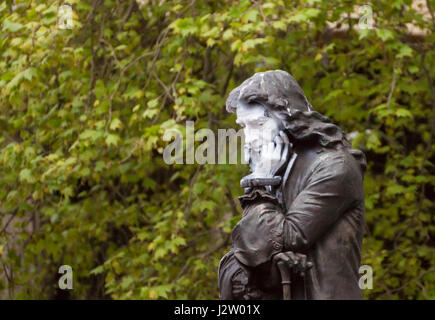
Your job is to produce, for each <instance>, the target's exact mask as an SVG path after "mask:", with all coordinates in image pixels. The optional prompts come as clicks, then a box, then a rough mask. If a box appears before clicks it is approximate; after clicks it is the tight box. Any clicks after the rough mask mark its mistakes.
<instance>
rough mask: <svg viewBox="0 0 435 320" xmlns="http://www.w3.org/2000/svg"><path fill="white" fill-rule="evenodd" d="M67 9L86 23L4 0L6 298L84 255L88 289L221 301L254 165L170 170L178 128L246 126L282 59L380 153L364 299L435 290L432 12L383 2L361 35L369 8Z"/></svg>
mask: <svg viewBox="0 0 435 320" xmlns="http://www.w3.org/2000/svg"><path fill="white" fill-rule="evenodd" d="M65 2H66V3H69V4H71V6H72V8H73V12H74V15H73V20H74V21H73V22H74V25H73V28H72V29H71V30H69V29H60V28H59V27H58V25H57V11H58V6H59V2H57V1H45V0H44V1H43V0H32V1H14V2H13V1H10V0H7V1H3V2H2V4H1V5H0V23H1V28H0V57H1V58H0V111H1V112H0V128H1V135H0V176H1V179H0V213H1V218H2V228H1V230H0V232H1V234H0V254H1V266H2V269H3V270H4V271H5V272H6V273H5V276H2V277H0V290H1V291H2V292H3V294H2V296H3V297H9V298H18V299H21V298H56V297H60V296H61V293H60V292H59V290H58V289H57V280H56V277H57V270H58V268H59V266H61V265H63V264H68V265H71V266H72V268H73V271H74V290H72V291H70V292H69V293H68V294H69V295H70V297H71V298H113V299H133V298H135V299H167V298H168V299H174V298H189V299H205V298H209V299H216V298H217V297H218V289H217V266H218V264H219V259H220V257H221V256H222V255H223V254H224V253H225V252H226V251H227V250H228V249H229V245H230V242H229V235H230V231H231V228H232V227H233V226H234V224H235V223H236V222H237V221H238V219H239V218H240V214H241V209H240V207H239V206H238V204H237V202H236V201H235V200H234V199H235V198H236V196H238V195H240V194H241V191H242V190H241V189H240V187H239V186H238V185H239V179H240V178H241V177H242V176H243V174H245V173H246V171H247V168H246V167H245V166H242V165H238V166H236V165H172V166H169V165H167V164H165V163H164V161H163V157H162V153H163V149H164V147H165V146H166V145H167V142H164V141H163V139H162V136H163V132H164V131H165V130H166V129H170V128H183V127H181V126H183V125H184V124H185V121H187V120H192V121H195V128H196V129H199V128H204V127H210V128H212V129H213V130H215V132H217V129H218V128H230V127H233V126H234V116H229V115H228V114H226V112H225V111H224V105H225V98H226V96H227V94H228V93H229V91H230V89H231V88H233V87H235V86H236V85H238V84H239V83H240V82H241V81H243V80H244V79H246V78H247V77H249V76H250V75H252V74H253V73H254V72H258V71H264V70H268V69H283V70H286V71H289V72H290V73H292V74H293V75H294V76H295V78H296V79H297V80H298V81H299V82H300V84H301V86H302V87H303V89H304V90H305V93H306V94H307V96H308V98H309V100H310V101H311V102H312V104H313V106H314V107H315V108H316V109H317V110H318V111H320V112H322V113H324V114H326V115H327V116H329V117H330V118H332V119H333V120H334V121H336V122H337V123H338V124H339V125H340V126H341V127H342V128H343V129H345V130H347V131H349V132H350V131H352V132H354V136H355V137H354V139H353V141H352V142H353V144H354V146H355V147H357V148H359V149H361V150H363V151H364V152H365V153H366V154H367V157H368V170H367V174H366V179H365V193H366V208H367V234H366V237H365V240H364V244H363V260H362V263H363V264H369V265H371V266H372V267H373V270H374V281H373V290H365V291H364V292H365V296H366V297H367V298H372V299H374V298H377V299H398V298H402V299H434V298H435V273H434V272H435V269H434V265H435V249H434V244H435V242H434V241H435V239H434V235H435V225H434V223H433V212H434V205H433V198H434V194H435V191H434V184H435V175H434V173H433V172H434V171H433V168H434V164H433V162H434V161H433V160H434V152H433V146H434V134H435V132H434V131H435V114H434V110H435V89H434V85H435V83H434V78H435V51H434V50H433V48H434V45H433V44H434V40H435V33H434V31H435V30H434V28H435V24H434V21H433V20H432V18H431V16H430V15H429V14H428V15H425V16H423V15H422V14H420V13H419V12H418V11H417V10H416V9H415V8H414V7H413V6H412V2H411V1H408V0H398V1H395V2H394V5H391V3H390V2H389V1H377V2H375V3H373V4H371V6H372V9H373V13H374V16H375V19H376V28H374V29H371V30H360V31H358V28H357V27H356V26H357V24H358V18H354V17H352V15H350V13H352V12H353V11H354V8H356V6H358V5H363V4H366V2H365V1H359V0H358V1H355V0H352V1H343V0H342V1H333V2H330V1H318V0H305V1H297V2H296V1H294V2H293V1H287V0H286V1H284V0H278V1H252V2H251V1H248V0H240V1H238V0H232V1H214V0H213V1H190V0H188V1H186V0H173V1H155V0H143V1H137V2H136V1H114V0H106V1H101V0H94V1H78V0H69V1H65ZM12 3H14V5H13V4H12ZM428 3H429V5H432V7H435V3H434V1H429V2H428ZM426 11H427V9H426ZM343 17H345V18H343ZM328 23H339V24H340V25H342V26H343V25H344V26H347V29H346V30H345V31H340V30H341V29H337V30H335V31H334V30H331V29H329V30H327V27H328ZM411 24H414V25H415V26H417V27H418V28H420V29H421V30H423V31H424V34H423V35H417V36H412V35H410V34H409V29H407V27H406V26H407V25H411ZM349 26H350V27H351V29H350V30H349ZM183 132H184V129H183ZM1 291H0V292H1Z"/></svg>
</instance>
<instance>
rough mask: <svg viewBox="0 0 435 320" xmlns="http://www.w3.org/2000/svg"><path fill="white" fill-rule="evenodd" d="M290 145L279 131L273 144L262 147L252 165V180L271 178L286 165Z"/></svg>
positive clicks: (285, 136)
mask: <svg viewBox="0 0 435 320" xmlns="http://www.w3.org/2000/svg"><path fill="white" fill-rule="evenodd" d="M289 148H290V143H289V140H288V138H287V135H286V134H285V133H284V132H282V131H280V133H279V135H278V136H276V137H275V139H274V141H273V142H269V143H266V144H264V145H263V146H262V148H261V150H260V154H259V157H258V160H257V161H255V162H254V163H253V168H252V174H251V177H252V178H273V177H274V176H275V174H276V173H277V172H278V171H279V170H280V169H281V168H282V167H283V166H284V165H285V164H286V163H287V160H288V156H289Z"/></svg>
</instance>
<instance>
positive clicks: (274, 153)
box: [219, 70, 366, 299]
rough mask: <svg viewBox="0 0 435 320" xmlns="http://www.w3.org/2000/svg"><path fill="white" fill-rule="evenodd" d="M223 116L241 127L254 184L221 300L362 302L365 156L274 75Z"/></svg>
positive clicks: (255, 79) (248, 89) (237, 96)
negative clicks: (231, 117) (234, 118)
mask: <svg viewBox="0 0 435 320" xmlns="http://www.w3.org/2000/svg"><path fill="white" fill-rule="evenodd" d="M227 110H228V111H229V112H236V113H237V122H238V123H239V124H241V125H242V126H243V127H244V132H245V141H246V146H245V158H246V160H247V161H249V164H250V167H251V174H250V175H248V176H246V177H244V178H243V179H242V180H241V186H242V187H244V188H245V194H244V195H243V196H241V197H240V202H241V205H242V207H243V209H244V211H243V216H242V219H241V220H240V221H239V223H238V224H237V225H236V226H235V228H234V229H233V231H232V248H231V250H230V251H229V252H228V253H227V254H226V255H225V256H224V257H223V258H222V260H221V262H220V266H219V289H220V298H221V299H361V298H362V293H361V289H360V288H359V286H358V280H359V273H358V270H359V266H360V252H361V242H362V238H363V232H364V225H365V223H364V219H365V218H364V215H365V209H364V194H363V175H364V170H365V166H366V161H365V156H364V154H363V153H362V152H360V151H358V150H355V149H352V147H351V145H350V143H349V142H348V141H347V140H346V138H345V136H344V134H343V131H342V130H341V129H340V128H339V127H338V126H336V125H335V124H333V123H331V121H330V120H329V119H328V118H326V117H325V116H323V115H321V114H319V113H318V112H316V111H314V109H313V107H312V106H311V104H310V103H309V102H308V100H307V98H306V97H305V95H304V93H303V91H302V89H301V88H300V87H299V85H298V84H297V82H296V81H295V79H294V78H293V77H292V76H291V75H290V74H288V73H287V72H284V71H281V70H275V71H267V72H261V73H257V74H255V75H254V76H252V77H251V78H249V79H247V80H246V81H244V82H243V83H242V84H241V85H240V86H239V87H237V88H236V89H234V90H233V91H232V92H231V93H230V95H229V97H228V99H227ZM259 132H260V133H259Z"/></svg>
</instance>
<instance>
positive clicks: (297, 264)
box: [273, 251, 313, 277]
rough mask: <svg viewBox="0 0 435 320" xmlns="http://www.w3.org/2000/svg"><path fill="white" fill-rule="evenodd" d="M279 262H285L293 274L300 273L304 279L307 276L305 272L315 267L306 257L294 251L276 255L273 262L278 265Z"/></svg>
mask: <svg viewBox="0 0 435 320" xmlns="http://www.w3.org/2000/svg"><path fill="white" fill-rule="evenodd" d="M279 261H283V262H285V263H286V264H287V265H288V267H289V268H291V269H292V270H293V272H296V273H299V274H300V275H301V276H302V277H303V276H305V272H306V271H307V270H308V269H310V268H311V267H312V266H313V264H312V263H311V262H310V261H308V260H307V256H306V255H304V254H302V253H295V252H292V251H286V252H281V253H278V254H276V255H275V256H274V257H273V262H274V264H275V265H276V263H278V262H279ZM275 272H276V269H275Z"/></svg>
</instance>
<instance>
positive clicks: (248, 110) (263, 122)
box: [226, 70, 365, 168]
mask: <svg viewBox="0 0 435 320" xmlns="http://www.w3.org/2000/svg"><path fill="white" fill-rule="evenodd" d="M226 107H227V111H228V112H231V113H234V112H235V113H236V114H237V120H236V122H237V123H238V124H240V125H241V126H242V127H243V128H244V135H245V151H246V148H248V150H251V151H258V148H260V146H261V145H262V144H264V143H268V142H271V141H274V139H275V137H276V136H277V135H278V134H279V131H283V132H285V133H286V134H287V136H288V138H289V140H290V141H291V142H292V143H293V144H295V143H296V144H299V143H308V142H309V143H317V144H319V145H320V146H322V147H328V148H329V147H332V148H333V147H335V146H337V145H342V146H344V147H345V148H348V149H349V150H350V152H351V153H352V154H353V155H354V156H355V157H357V158H358V159H359V160H360V163H361V166H362V168H365V159H364V155H363V154H362V153H361V152H360V151H357V150H353V149H352V148H351V145H350V144H349V142H348V141H347V140H346V138H345V137H344V134H343V131H342V130H341V129H340V128H339V127H338V126H336V125H335V124H333V123H331V120H330V119H328V118H327V117H325V116H323V115H321V114H320V113H318V112H316V111H315V110H314V108H313V107H312V106H311V104H310V103H309V102H308V100H307V98H306V97H305V95H304V92H303V90H302V89H301V87H300V86H299V85H298V83H297V82H296V80H295V79H294V78H293V77H292V76H291V75H290V74H289V73H287V72H285V71H282V70H271V71H266V72H259V73H256V74H254V75H253V76H252V77H250V78H249V79H247V80H245V81H244V82H243V83H242V84H241V85H240V86H238V87H237V88H235V89H234V90H233V91H231V93H230V95H229V96H228V99H227V102H226ZM245 156H246V153H245Z"/></svg>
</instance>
